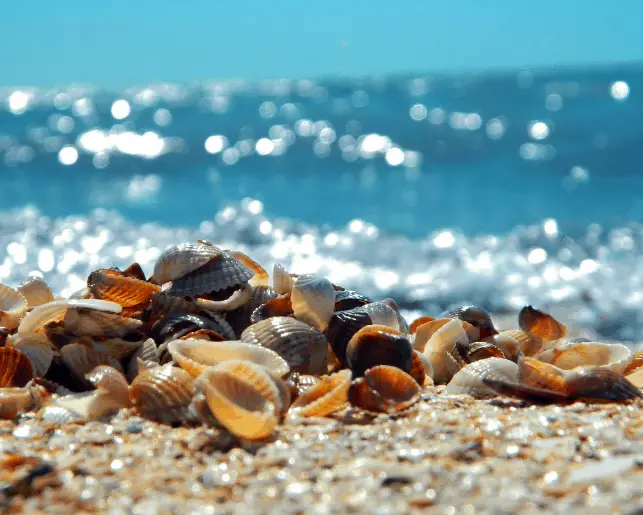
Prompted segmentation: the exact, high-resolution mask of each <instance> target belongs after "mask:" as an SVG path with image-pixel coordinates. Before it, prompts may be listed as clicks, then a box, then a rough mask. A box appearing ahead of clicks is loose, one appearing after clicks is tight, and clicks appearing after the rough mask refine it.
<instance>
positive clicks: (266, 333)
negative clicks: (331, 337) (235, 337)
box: [241, 317, 328, 374]
mask: <svg viewBox="0 0 643 515" xmlns="http://www.w3.org/2000/svg"><path fill="white" fill-rule="evenodd" d="M241 341H244V342H247V343H253V344H256V345H260V346H262V347H265V348H267V349H271V350H273V351H275V352H276V353H277V354H279V355H280V356H281V357H282V358H284V359H285V360H286V362H287V363H288V366H289V367H290V368H291V369H292V370H294V371H295V372H302V373H308V374H324V373H326V371H327V359H328V340H327V339H326V336H324V334H322V333H320V332H319V331H317V330H316V329H313V328H312V327H310V326H309V325H308V324H305V323H304V322H301V321H299V320H295V319H294V318H289V317H273V318H269V319H267V320H263V321H262V322H258V323H256V324H254V325H251V326H250V327H248V328H247V329H246V330H245V331H244V332H243V333H242V334H241Z"/></svg>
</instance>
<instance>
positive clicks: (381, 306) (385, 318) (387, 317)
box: [355, 302, 400, 331]
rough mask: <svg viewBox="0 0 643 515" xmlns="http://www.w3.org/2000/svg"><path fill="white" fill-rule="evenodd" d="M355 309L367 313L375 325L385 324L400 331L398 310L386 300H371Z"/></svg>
mask: <svg viewBox="0 0 643 515" xmlns="http://www.w3.org/2000/svg"><path fill="white" fill-rule="evenodd" d="M355 309H356V310H360V311H362V312H364V313H366V314H367V315H368V316H369V317H370V319H371V323H372V324H373V325H385V326H387V327H390V328H391V329H395V330H396V331H400V323H399V319H398V313H397V311H396V310H395V309H393V308H391V306H389V305H387V304H385V303H384V302H371V303H370V304H365V305H363V306H362V307H361V308H355Z"/></svg>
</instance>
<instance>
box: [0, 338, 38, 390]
mask: <svg viewBox="0 0 643 515" xmlns="http://www.w3.org/2000/svg"><path fill="white" fill-rule="evenodd" d="M32 378H33V365H32V364H31V361H30V360H29V358H28V357H27V356H26V355H25V354H23V353H22V352H20V351H19V350H18V349H14V348H13V347H0V388H7V387H15V386H18V387H20V386H25V385H26V384H27V383H28V382H29V381H31V379H32Z"/></svg>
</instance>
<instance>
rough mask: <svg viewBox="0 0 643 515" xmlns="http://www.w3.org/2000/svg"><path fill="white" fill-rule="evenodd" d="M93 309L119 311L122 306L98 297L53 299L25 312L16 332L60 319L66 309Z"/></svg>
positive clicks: (26, 331)
mask: <svg viewBox="0 0 643 515" xmlns="http://www.w3.org/2000/svg"><path fill="white" fill-rule="evenodd" d="M74 308H75V309H93V310H99V311H105V312H108V313H116V314H118V313H120V312H121V311H122V309H123V308H122V307H121V306H120V304H116V303H115V302H110V301H107V300H99V299H67V300H64V299H63V300H54V301H52V302H48V303H47V304H43V305H42V306H38V307H36V308H34V309H32V310H31V311H30V312H29V313H27V314H26V315H25V316H24V318H23V319H22V321H21V322H20V325H19V326H18V332H19V333H20V334H28V333H33V332H35V331H37V330H38V329H40V328H41V327H44V326H45V325H47V324H49V323H51V322H55V321H57V320H61V319H62V318H63V317H64V315H65V313H66V312H67V310H68V309H74Z"/></svg>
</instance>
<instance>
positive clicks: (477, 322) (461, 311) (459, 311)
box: [438, 304, 498, 340]
mask: <svg viewBox="0 0 643 515" xmlns="http://www.w3.org/2000/svg"><path fill="white" fill-rule="evenodd" d="M438 318H457V319H459V320H462V321H463V322H468V323H470V324H471V325H472V326H473V327H475V328H477V329H478V331H479V334H478V335H477V336H476V338H475V339H476V340H484V339H485V338H488V337H489V336H493V335H494V334H497V333H498V331H497V330H496V328H495V327H494V325H493V321H492V320H491V315H490V314H489V312H488V311H487V310H486V309H484V308H481V307H479V306H475V305H473V304H467V305H464V306H460V307H457V308H454V309H450V310H448V311H445V312H444V313H442V315H440V316H439V317H438Z"/></svg>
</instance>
